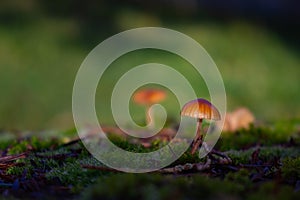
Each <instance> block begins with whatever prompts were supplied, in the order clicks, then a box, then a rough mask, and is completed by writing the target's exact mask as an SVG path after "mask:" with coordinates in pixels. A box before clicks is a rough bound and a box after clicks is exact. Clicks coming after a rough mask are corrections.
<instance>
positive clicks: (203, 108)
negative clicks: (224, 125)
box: [181, 99, 221, 154]
mask: <svg viewBox="0 0 300 200" xmlns="http://www.w3.org/2000/svg"><path fill="white" fill-rule="evenodd" d="M181 116H188V117H193V118H197V133H196V137H195V138H194V140H193V144H192V151H191V153H192V154H194V153H195V152H196V151H197V149H198V147H199V146H200V144H201V142H202V134H201V126H202V121H203V119H209V120H220V119H221V115H220V112H219V111H218V109H217V108H216V107H215V106H214V105H212V104H211V103H210V102H209V101H207V100H206V99H195V100H192V101H189V102H188V103H186V104H185V105H184V106H183V108H182V110H181Z"/></svg>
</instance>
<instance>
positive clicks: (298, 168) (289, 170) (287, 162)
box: [281, 156, 300, 181]
mask: <svg viewBox="0 0 300 200" xmlns="http://www.w3.org/2000/svg"><path fill="white" fill-rule="evenodd" d="M282 164H283V166H282V169H281V170H282V175H283V177H284V178H285V179H288V180H291V181H296V180H300V156H299V157H296V158H291V157H289V158H286V159H284V160H283V161H282Z"/></svg>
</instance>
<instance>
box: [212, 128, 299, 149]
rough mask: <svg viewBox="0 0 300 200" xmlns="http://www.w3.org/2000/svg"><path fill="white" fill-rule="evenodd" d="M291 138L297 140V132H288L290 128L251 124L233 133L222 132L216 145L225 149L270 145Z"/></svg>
mask: <svg viewBox="0 0 300 200" xmlns="http://www.w3.org/2000/svg"><path fill="white" fill-rule="evenodd" d="M291 138H293V139H296V142H297V141H298V139H297V138H298V136H297V133H294V132H290V129H276V128H270V127H254V126H251V127H250V129H249V130H246V129H241V130H238V131H236V132H234V133H225V132H224V133H222V136H221V139H220V140H218V143H217V145H216V147H217V148H218V149H220V150H222V151H226V150H230V149H245V148H249V147H252V146H256V145H265V146H271V145H276V144H278V145H279V144H284V143H287V142H289V140H290V139H291Z"/></svg>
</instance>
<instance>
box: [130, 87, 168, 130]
mask: <svg viewBox="0 0 300 200" xmlns="http://www.w3.org/2000/svg"><path fill="white" fill-rule="evenodd" d="M165 99H166V92H165V91H164V90H162V89H158V88H145V89H140V90H138V91H137V92H135V93H134V95H133V101H134V102H135V103H136V104H139V105H142V106H145V107H146V118H145V119H146V124H147V125H149V124H151V125H152V126H154V121H153V119H151V115H150V107H151V106H152V105H153V104H156V103H160V102H162V101H164V100H165Z"/></svg>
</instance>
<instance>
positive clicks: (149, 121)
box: [146, 105, 151, 126]
mask: <svg viewBox="0 0 300 200" xmlns="http://www.w3.org/2000/svg"><path fill="white" fill-rule="evenodd" d="M150 123H151V117H150V105H147V106H146V126H148V125H149V124H150Z"/></svg>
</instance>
